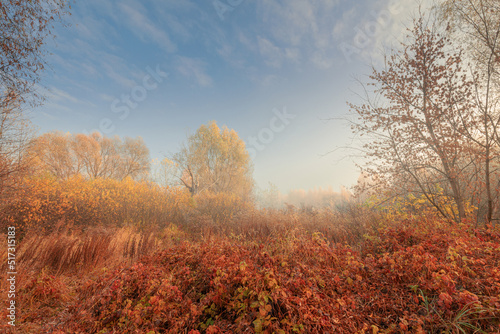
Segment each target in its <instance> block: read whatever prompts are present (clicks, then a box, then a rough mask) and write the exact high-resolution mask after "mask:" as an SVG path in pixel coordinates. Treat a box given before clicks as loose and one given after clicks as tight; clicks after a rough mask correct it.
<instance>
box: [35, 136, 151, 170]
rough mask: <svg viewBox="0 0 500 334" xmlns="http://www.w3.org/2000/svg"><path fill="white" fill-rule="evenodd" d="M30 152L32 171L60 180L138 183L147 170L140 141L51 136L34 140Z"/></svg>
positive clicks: (144, 148) (147, 158) (146, 156)
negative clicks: (128, 180) (109, 179)
mask: <svg viewBox="0 0 500 334" xmlns="http://www.w3.org/2000/svg"><path fill="white" fill-rule="evenodd" d="M29 150H30V153H31V154H32V163H33V168H34V169H37V170H38V171H41V172H42V173H43V172H45V173H49V174H50V175H52V176H54V177H55V178H57V179H63V180H65V179H68V178H70V177H71V176H74V175H82V176H84V177H87V178H91V179H96V178H112V179H117V180H122V179H125V178H126V177H130V178H132V179H134V180H140V179H144V178H146V177H147V176H148V174H149V170H150V156H149V149H148V148H147V146H146V144H145V143H144V140H143V139H142V138H140V137H138V138H135V139H134V138H129V137H125V138H124V139H123V140H122V139H120V138H119V137H118V136H115V137H112V138H108V137H105V136H102V135H101V134H100V133H98V132H95V133H92V134H89V135H86V134H70V133H66V134H64V133H62V132H51V133H46V134H43V135H41V136H40V137H38V138H36V139H35V140H34V141H33V144H32V145H31V146H30V148H29Z"/></svg>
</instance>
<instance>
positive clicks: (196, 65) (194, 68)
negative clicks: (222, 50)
mask: <svg viewBox="0 0 500 334" xmlns="http://www.w3.org/2000/svg"><path fill="white" fill-rule="evenodd" d="M177 62H178V66H177V70H178V71H179V72H180V73H181V74H182V75H184V76H186V77H188V78H191V79H194V80H195V81H196V83H197V84H198V85H200V86H202V87H208V86H211V85H212V83H213V80H212V78H211V77H210V76H209V75H208V74H207V73H206V71H205V67H206V64H205V63H204V62H203V61H201V60H199V59H194V58H188V57H178V60H177Z"/></svg>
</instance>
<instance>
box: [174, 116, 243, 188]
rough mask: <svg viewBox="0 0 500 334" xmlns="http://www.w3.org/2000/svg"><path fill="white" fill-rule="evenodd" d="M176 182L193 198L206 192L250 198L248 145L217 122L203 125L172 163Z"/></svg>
mask: <svg viewBox="0 0 500 334" xmlns="http://www.w3.org/2000/svg"><path fill="white" fill-rule="evenodd" d="M171 160H172V161H173V162H174V163H175V164H176V166H177V179H178V180H179V182H180V183H181V184H182V185H183V186H185V187H186V188H187V189H188V190H189V192H190V193H191V195H195V194H198V193H201V192H204V191H210V192H214V193H231V194H236V195H238V196H240V197H241V198H247V197H249V196H250V194H251V192H252V188H253V179H252V164H251V160H250V156H249V155H248V152H247V150H246V148H245V143H244V142H243V141H242V140H241V139H240V138H239V137H238V134H237V133H236V132H235V131H234V130H229V129H228V128H227V127H223V128H222V129H220V128H219V127H218V126H217V124H216V123H215V122H210V123H208V125H202V126H201V127H200V128H199V129H198V130H197V132H196V133H195V134H194V135H191V136H189V137H188V140H187V143H186V144H185V145H184V146H183V147H182V149H181V151H180V152H179V153H177V154H175V155H174V156H173V157H172V159H171Z"/></svg>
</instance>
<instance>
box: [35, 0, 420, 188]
mask: <svg viewBox="0 0 500 334" xmlns="http://www.w3.org/2000/svg"><path fill="white" fill-rule="evenodd" d="M415 7H416V5H415V3H414V1H412V0H404V1H396V0H380V1H368V0H361V1H355V2H353V1H347V0H254V1H250V0H220V1H219V0H216V1H201V0H199V1H190V0H162V1H160V0H151V1H138V0H122V1H114V0H109V1H102V0H86V1H79V2H76V3H73V5H72V10H71V12H72V15H71V17H69V18H68V19H67V21H68V23H69V27H65V28H61V27H58V28H57V29H56V35H57V38H56V39H55V40H54V41H53V42H51V43H50V52H51V53H52V54H51V55H50V57H49V58H48V62H49V64H50V65H51V69H50V70H48V71H46V72H45V74H44V77H43V81H42V84H43V86H44V87H45V89H46V91H45V94H46V95H47V100H46V102H45V105H44V106H43V107H40V108H37V109H36V111H35V112H34V118H33V122H34V124H35V125H37V126H38V127H39V132H40V133H43V132H47V131H51V130H59V131H63V132H72V133H81V132H91V131H93V130H99V131H101V132H102V133H104V134H106V135H108V136H113V135H118V136H121V137H123V136H130V137H136V136H141V137H142V138H143V139H144V140H145V142H146V144H147V145H148V147H149V148H150V151H151V157H152V158H160V159H161V158H163V157H164V156H166V155H169V154H171V153H175V152H176V151H177V150H178V149H179V146H180V145H181V143H182V142H184V141H185V140H186V137H187V135H188V134H191V133H193V132H195V131H196V129H197V128H198V127H199V126H200V125H202V124H206V123H207V122H208V121H210V120H215V121H216V122H217V124H218V125H219V126H222V125H226V126H227V127H229V128H232V129H234V130H236V131H237V132H238V134H239V135H240V137H241V138H242V139H243V140H244V141H245V142H246V144H247V148H248V149H249V151H251V153H252V158H253V161H254V177H255V180H256V182H257V185H258V186H259V187H261V188H264V187H266V186H267V184H268V182H272V183H273V184H275V185H277V186H278V188H279V189H280V190H281V191H282V192H287V191H289V190H290V189H298V188H301V189H306V190H307V189H312V188H315V187H323V188H326V187H328V186H332V187H333V188H334V189H338V188H339V187H340V186H341V185H344V186H347V187H349V186H351V185H353V184H354V183H355V182H356V179H357V177H358V174H359V171H358V170H357V169H356V167H355V165H354V163H353V162H352V159H343V157H345V156H346V154H348V153H346V152H345V151H342V150H339V151H335V152H333V153H330V154H327V153H328V152H330V151H332V150H334V149H335V148H337V147H340V146H345V145H347V144H349V136H350V132H349V129H348V128H347V126H346V124H345V122H342V121H339V120H328V119H329V118H336V117H341V116H343V115H346V114H347V113H348V108H347V106H346V101H347V100H349V101H354V102H356V101H357V97H356V95H355V94H354V93H353V91H354V92H360V87H359V85H358V84H357V83H356V80H355V78H361V79H363V76H365V75H367V74H369V72H370V64H371V63H375V64H376V63H377V62H379V60H380V59H381V58H380V57H381V55H382V49H383V47H387V46H390V45H392V44H393V43H395V41H396V40H397V39H398V38H400V36H401V33H402V30H403V27H404V25H405V24H408V22H409V21H408V19H409V17H410V15H411V13H412V12H413V11H414V9H415Z"/></svg>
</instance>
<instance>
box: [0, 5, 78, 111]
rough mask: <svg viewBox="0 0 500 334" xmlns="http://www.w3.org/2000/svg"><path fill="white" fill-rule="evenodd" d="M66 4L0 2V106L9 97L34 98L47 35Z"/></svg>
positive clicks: (22, 99)
mask: <svg viewBox="0 0 500 334" xmlns="http://www.w3.org/2000/svg"><path fill="white" fill-rule="evenodd" d="M68 7H69V5H68V2H67V1H66V0H43V1H42V0H33V1H17V0H5V1H2V2H0V109H1V110H3V109H4V108H5V107H6V106H7V105H9V104H11V103H12V102H13V101H12V100H13V96H14V97H15V99H14V100H15V101H17V102H18V103H21V104H22V103H24V102H26V101H30V102H36V100H37V98H38V97H37V96H36V94H35V92H34V89H35V86H36V84H37V83H38V82H39V81H40V74H41V71H42V70H43V69H44V67H45V65H46V63H45V56H46V55H47V51H46V49H45V48H44V47H45V42H46V39H47V37H49V36H50V35H51V34H52V29H53V23H54V22H55V21H57V20H60V19H61V18H62V16H63V15H64V14H65V13H66V10H67V8H68Z"/></svg>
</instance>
